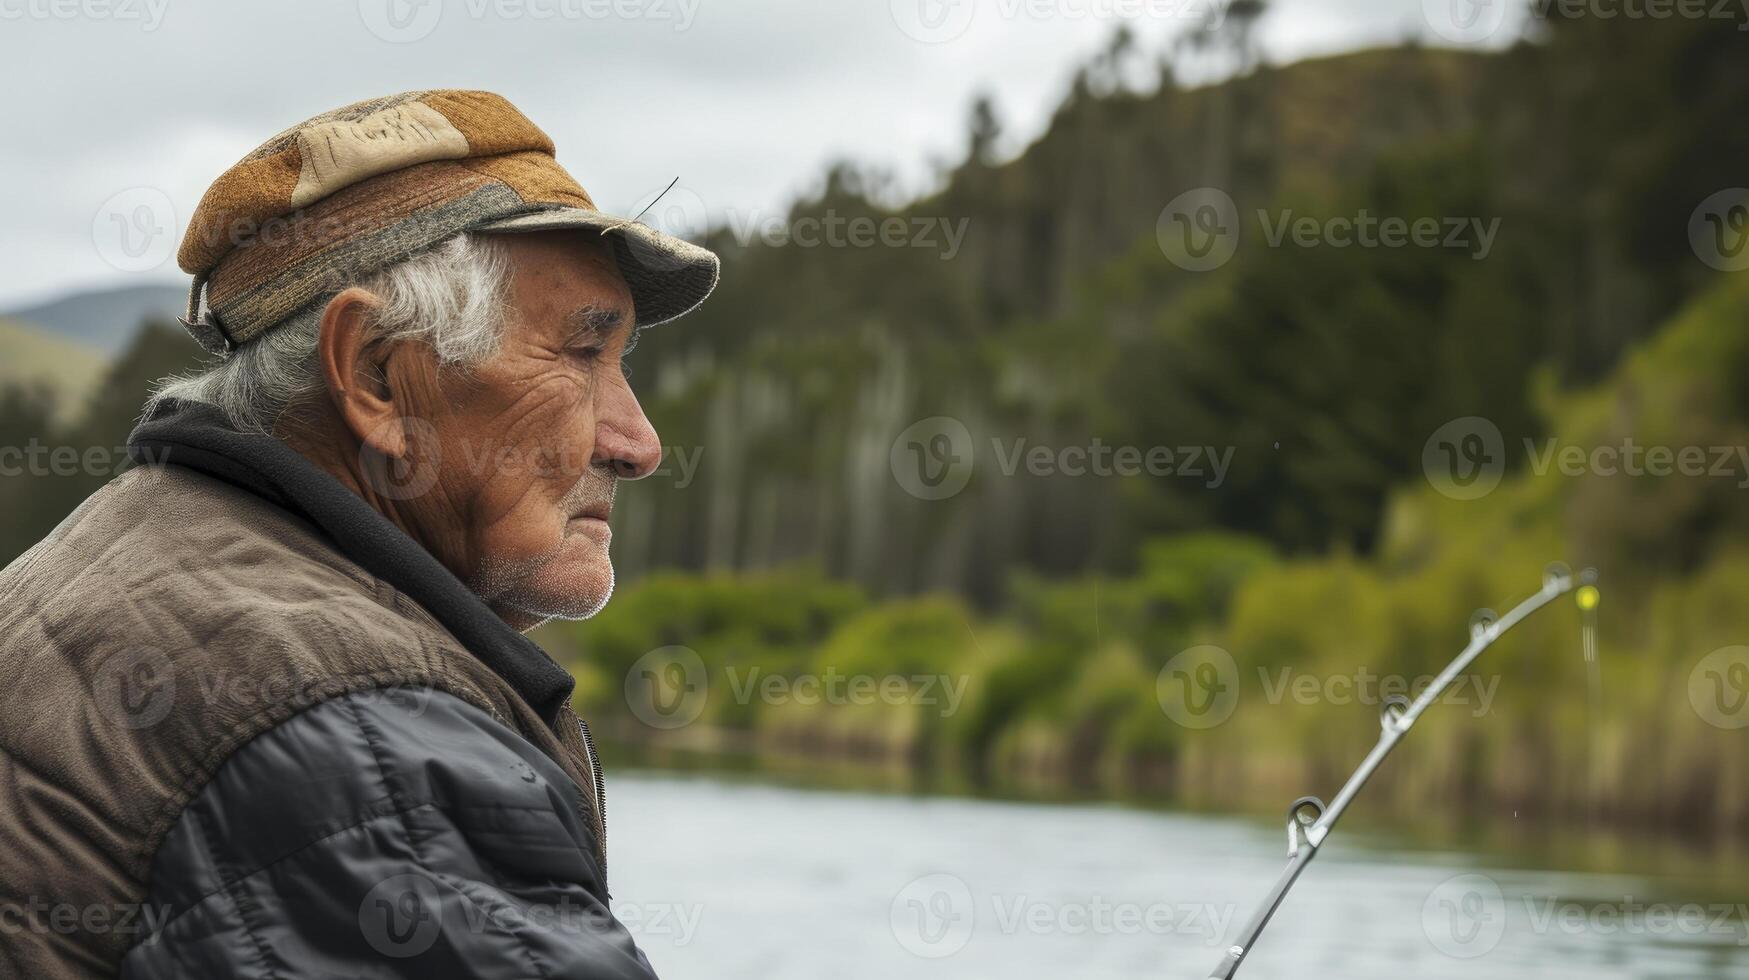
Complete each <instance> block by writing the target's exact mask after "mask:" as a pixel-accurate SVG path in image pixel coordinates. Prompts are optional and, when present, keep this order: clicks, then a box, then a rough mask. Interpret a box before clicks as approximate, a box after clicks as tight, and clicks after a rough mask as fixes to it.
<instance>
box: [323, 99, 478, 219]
mask: <svg viewBox="0 0 1749 980" xmlns="http://www.w3.org/2000/svg"><path fill="white" fill-rule="evenodd" d="M297 139H298V150H299V153H300V155H301V156H302V157H303V169H302V170H301V171H300V172H299V174H298V183H297V186H296V187H295V188H293V190H292V196H291V206H292V207H293V208H301V207H304V206H305V205H307V204H310V203H311V202H313V201H319V200H321V199H322V198H324V197H327V196H328V195H329V194H332V193H334V192H335V191H337V190H340V189H341V188H343V187H350V186H351V185H353V184H356V183H358V182H359V181H361V180H365V179H367V178H370V177H375V176H376V175H378V174H384V173H388V172H389V171H391V170H400V169H401V168H403V167H411V166H413V165H414V164H417V163H429V162H430V161H432V160H459V159H462V158H464V157H466V156H467V155H468V138H467V137H466V136H463V135H462V132H461V130H459V129H457V128H455V126H454V125H453V124H452V123H451V122H450V121H449V120H448V119H447V118H445V117H444V115H443V113H441V112H438V111H437V110H436V109H433V108H432V107H430V106H428V105H426V104H425V103H423V102H404V103H402V104H400V105H396V106H390V107H388V108H386V109H381V110H378V111H376V112H373V113H371V114H370V115H368V116H365V117H364V118H362V119H356V120H350V121H348V120H337V121H335V122H325V123H318V124H317V125H314V126H310V127H308V128H306V129H303V130H299V131H298V134H297Z"/></svg>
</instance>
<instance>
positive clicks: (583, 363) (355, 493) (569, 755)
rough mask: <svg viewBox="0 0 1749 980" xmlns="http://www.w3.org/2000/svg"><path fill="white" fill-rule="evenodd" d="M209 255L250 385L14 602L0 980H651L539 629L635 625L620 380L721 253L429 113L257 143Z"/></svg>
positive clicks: (220, 306) (639, 417) (2, 579)
mask: <svg viewBox="0 0 1749 980" xmlns="http://www.w3.org/2000/svg"><path fill="white" fill-rule="evenodd" d="M179 261H180V264H181V265H182V267H183V268H184V270H185V271H187V272H189V273H190V274H191V275H193V276H194V278H195V281H194V290H193V295H192V297H191V300H190V307H189V316H188V327H189V330H190V331H191V332H192V333H193V334H194V335H195V337H196V339H198V340H199V341H200V342H201V343H202V344H203V345H204V346H206V347H207V348H208V349H209V350H210V351H211V352H212V353H214V354H215V355H217V357H218V358H219V359H218V360H217V361H216V363H215V364H213V365H212V366H211V367H210V368H209V369H207V370H206V371H204V372H203V373H200V374H197V375H194V376H192V377H186V378H179V379H174V380H172V381H171V382H169V383H167V384H166V385H165V386H164V387H163V388H162V389H161V390H160V391H159V392H158V393H157V395H156V396H155V397H154V399H153V401H152V403H151V404H150V405H149V406H148V408H147V413H146V416H145V418H144V420H143V422H142V423H141V424H140V426H139V428H138V429H137V430H136V431H135V433H134V435H133V437H132V449H133V452H134V454H135V458H136V460H139V461H142V462H147V463H150V464H152V465H147V466H140V467H137V468H135V469H133V470H131V471H130V472H128V473H127V474H125V475H123V476H122V477H120V478H118V479H116V480H115V481H113V482H112V483H111V484H110V485H109V486H107V487H105V488H104V489H103V490H101V491H100V492H98V493H97V494H96V495H95V496H93V497H92V498H91V499H90V500H89V501H87V502H86V503H85V504H84V505H83V506H81V507H80V508H79V509H78V510H77V511H76V512H74V513H73V515H72V516H71V517H69V518H68V519H67V520H66V521H65V522H64V523H62V524H61V526H60V527H58V528H56V529H55V531H54V533H53V534H51V535H50V536H49V537H48V539H46V540H45V541H43V542H42V543H41V544H39V545H37V546H36V547H35V548H33V549H31V550H30V551H29V552H28V553H27V554H25V555H24V556H23V557H21V558H20V559H19V560H18V561H17V562H15V563H14V564H13V565H11V566H10V567H9V568H7V569H6V570H5V571H4V572H3V573H0V595H3V596H4V597H5V602H4V603H3V609H0V685H3V686H4V688H5V690H6V691H7V694H8V703H7V707H6V709H5V711H4V712H0V760H3V765H0V908H4V909H5V910H6V914H0V976H7V977H32V978H49V977H90V976H114V975H118V974H119V975H120V976H123V977H129V978H140V980H146V978H153V980H157V978H163V980H170V978H188V977H275V978H296V977H349V978H350V977H506V978H508V977H591V978H593V977H602V978H608V977H613V978H619V977H646V976H649V975H650V968H649V964H648V962H647V961H646V960H645V958H644V956H643V954H642V953H640V952H639V950H638V949H637V947H636V945H635V944H634V943H633V941H632V938H631V937H630V936H629V934H628V933H627V931H626V930H625V928H623V927H622V926H621V925H620V924H619V923H618V922H617V921H615V919H614V918H613V916H612V914H611V913H610V911H609V910H608V907H607V902H608V891H607V882H606V815H605V806H604V801H603V790H602V783H601V770H600V764H599V762H598V760H597V759H596V757H595V753H594V748H593V745H592V743H591V740H590V737H589V730H588V728H587V727H586V726H585V725H584V724H583V723H582V722H581V721H580V720H579V719H578V718H577V717H576V716H575V715H574V714H573V713H572V711H571V708H570V693H571V686H572V681H571V678H570V676H569V675H568V674H567V673H566V672H565V671H564V670H563V669H561V668H560V667H559V666H558V665H557V664H556V663H554V662H553V661H552V660H551V659H549V658H548V657H547V656H546V654H545V653H543V652H542V651H541V649H540V648H539V647H538V646H536V645H535V644H534V643H532V642H531V641H529V640H528V639H527V638H526V637H524V636H523V635H522V631H525V630H527V629H529V628H530V627H533V626H535V625H536V624H538V623H541V622H544V621H546V620H548V619H551V618H555V617H565V618H577V617H584V616H588V615H590V614H591V613H593V612H595V611H596V610H598V609H600V608H601V606H602V604H603V603H605V602H606V601H607V598H608V594H609V593H610V592H611V591H612V588H613V569H612V565H611V564H610V562H609V559H608V540H609V536H610V533H609V530H608V515H609V512H610V510H611V509H612V506H613V499H614V488H615V486H616V485H617V483H618V481H620V480H623V479H637V478H638V477H641V476H644V475H646V474H648V473H649V472H650V471H651V470H652V469H653V468H654V467H655V466H656V464H657V462H658V458H659V456H660V453H661V449H660V446H659V444H658V443H657V440H656V433H655V432H654V431H653V430H652V429H651V427H650V423H649V421H648V420H647V419H646V418H645V417H644V414H643V411H642V410H641V409H640V407H639V405H638V401H637V398H636V397H635V396H634V395H633V394H632V391H631V389H630V388H629V387H628V385H627V383H626V376H625V373H624V371H623V369H622V366H621V358H622V357H624V355H625V353H626V351H627V350H628V349H629V347H630V346H631V340H632V338H633V336H634V334H635V333H636V331H637V330H638V329H639V328H640V327H643V326H648V325H650V324H653V323H659V322H661V321H664V320H669V319H673V318H674V317H677V316H679V315H681V314H683V313H685V312H686V311H688V310H690V309H692V308H693V307H694V306H696V305H697V304H698V303H699V302H701V301H702V300H703V299H704V297H705V296H706V294H708V293H709V292H710V290H711V288H712V287H713V286H714V285H715V283H716V278H717V260H716V257H715V256H713V255H712V254H710V253H709V252H707V251H705V250H703V249H700V248H698V247H696V246H693V245H691V244H688V243H687V242H684V241H680V240H678V239H673V238H670V237H667V236H664V235H661V234H659V233H657V232H655V231H652V230H651V229H650V228H648V227H646V226H644V225H641V224H637V223H634V222H631V221H626V220H622V219H616V218H612V217H609V216H607V215H604V214H602V213H601V212H599V211H597V210H596V208H595V205H594V203H593V202H592V201H591V200H590V198H589V196H588V194H586V193H585V192H584V190H583V189H582V188H581V187H580V186H578V185H577V183H576V182H575V181H574V180H572V178H571V177H570V176H569V175H568V174H567V173H566V172H565V171H564V170H563V169H562V168H560V167H559V165H558V164H557V163H556V162H555V161H554V159H553V145H552V142H551V141H550V140H549V139H548V138H547V136H546V135H545V134H544V133H542V132H541V131H540V130H539V129H538V128H536V127H535V126H534V125H533V124H532V123H530V122H529V121H528V120H527V119H526V118H524V117H523V116H522V115H521V114H520V113H519V112H518V111H517V110H516V109H515V108H514V107H513V106H511V105H510V104H509V103H507V102H506V101H504V100H503V99H502V98H500V97H498V96H495V95H491V94H489V93H484V92H460V91H430V92H414V93H407V94H404V95H398V96H394V97H390V98H384V99H378V100H374V101H371V102H365V103H359V104H357V105H353V106H349V107H347V108H344V109H340V110H337V111H334V112H330V113H327V114H325V115H322V116H318V117H316V118H314V119H311V120H309V121H308V122H305V123H302V124H300V125H298V126H295V127H293V128H292V129H289V130H287V131H286V132H284V133H282V134H281V135H279V136H276V137H274V138H273V139H272V140H269V141H268V142H267V143H265V144H263V145H262V146H261V147H260V148H259V149H257V150H255V151H254V152H252V153H250V154H249V155H248V156H247V157H245V158H244V159H243V160H242V161H240V162H239V163H237V164H236V166H234V167H232V168H231V169H230V170H229V171H227V172H226V173H225V174H223V175H222V176H220V177H219V179H218V180H217V181H216V182H215V183H214V184H213V185H212V187H211V188H210V189H209V190H208V192H207V194H206V196H205V197H204V199H203V200H202V201H201V204H200V207H199V209H198V210H197V211H196V213H195V214H194V216H193V219H192V220H191V222H190V225H189V228H188V232H187V237H186V239H185V240H184V242H183V246H182V249H181V252H180V254H179Z"/></svg>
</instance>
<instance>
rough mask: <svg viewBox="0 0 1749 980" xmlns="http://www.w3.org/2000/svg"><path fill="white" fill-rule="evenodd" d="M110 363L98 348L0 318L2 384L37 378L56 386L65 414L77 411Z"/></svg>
mask: <svg viewBox="0 0 1749 980" xmlns="http://www.w3.org/2000/svg"><path fill="white" fill-rule="evenodd" d="M107 363H108V358H107V357H105V356H104V352H103V351H100V350H98V349H97V348H95V347H91V346H88V345H86V344H82V343H79V342H78V341H73V340H68V339H66V338H65V337H62V336H59V335H57V334H53V333H49V332H48V331H46V330H43V329H41V328H40V327H37V326H36V325H33V324H28V323H22V322H19V321H17V320H8V319H0V383H6V382H20V381H22V382H31V381H38V382H41V383H43V384H45V385H47V386H48V387H49V388H51V389H53V390H54V392H55V395H56V404H57V405H58V407H59V411H60V413H61V415H62V416H63V417H67V416H70V415H72V414H74V413H76V412H77V411H78V410H79V408H80V407H81V406H82V405H84V403H85V399H86V396H87V395H88V394H90V392H91V389H92V387H93V386H94V385H95V384H96V383H97V381H98V379H99V378H101V377H102V376H103V370H104V368H105V366H106V365H107Z"/></svg>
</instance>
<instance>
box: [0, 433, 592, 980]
mask: <svg viewBox="0 0 1749 980" xmlns="http://www.w3.org/2000/svg"><path fill="white" fill-rule="evenodd" d="M397 688H432V689H437V690H441V691H445V692H448V693H450V694H453V695H455V696H456V697H459V698H461V699H462V700H464V701H467V702H468V703H470V704H472V705H474V706H475V707H478V708H480V709H481V710H484V711H486V712H488V713H490V714H491V715H492V717H494V718H496V719H497V720H498V721H500V722H501V723H503V724H504V725H506V726H508V727H509V728H511V729H512V730H514V731H516V732H518V733H520V734H521V735H522V736H523V737H524V738H526V739H528V740H529V741H530V742H531V743H533V744H534V745H535V746H537V747H539V748H540V749H541V751H542V752H544V753H546V754H547V755H548V756H551V757H552V758H553V759H554V760H555V761H556V762H558V763H559V764H560V765H561V766H562V767H563V768H564V769H565V771H566V772H567V773H568V774H569V775H570V776H571V778H572V779H573V780H575V781H576V783H577V786H578V787H579V795H580V798H579V799H578V801H577V803H578V807H579V810H580V812H581V813H582V815H583V818H584V820H585V822H586V823H587V824H589V825H592V826H595V827H596V828H597V831H598V834H599V833H600V832H601V831H602V830H603V828H602V827H601V824H600V817H599V812H598V808H597V807H596V805H595V801H594V788H595V784H594V781H593V775H592V763H591V759H590V754H589V749H588V748H587V747H586V746H585V745H584V743H583V738H582V736H581V733H580V731H579V729H578V724H577V721H576V718H575V716H574V715H572V713H571V712H570V710H569V708H568V707H566V708H564V709H561V710H560V711H559V713H558V714H559V717H558V718H557V719H556V721H555V723H554V725H553V726H552V727H549V726H548V725H547V724H546V723H545V722H544V721H543V720H542V719H541V717H540V715H539V714H538V713H537V712H536V711H535V710H534V709H533V708H531V707H530V706H529V705H528V703H527V702H526V701H524V699H523V698H522V697H520V696H519V695H518V694H517V692H516V691H515V690H514V689H513V688H512V687H511V686H510V685H509V684H508V683H506V682H505V681H504V680H503V679H502V678H500V677H499V676H498V675H497V674H496V673H494V672H493V671H492V670H490V669H489V668H487V667H486V666H485V665H484V664H483V663H481V662H480V661H479V660H478V659H476V658H475V657H474V656H473V655H472V654H470V653H469V652H468V651H467V649H465V648H464V647H463V646H462V645H461V643H460V642H459V641H457V640H456V639H455V637H454V636H452V635H451V634H450V633H449V632H448V631H446V630H445V629H444V628H443V627H442V626H441V625H439V624H438V622H437V621H436V620H435V619H433V618H432V616H431V615H430V614H429V613H428V612H426V611H425V610H424V609H423V608H421V607H420V606H419V605H417V604H415V603H414V602H413V601H412V600H410V599H408V598H407V597H406V596H404V595H402V594H401V593H400V592H398V591H396V590H395V589H393V588H391V587H390V586H389V585H388V584H386V583H385V582H383V581H382V580H380V579H378V578H375V577H373V576H371V575H369V574H367V573H366V572H365V571H364V570H363V569H362V568H360V567H359V566H358V565H357V564H355V563H354V562H352V561H350V560H348V559H347V558H345V557H343V556H342V555H340V554H339V553H338V552H337V551H336V550H334V548H333V547H332V546H331V545H330V544H328V543H326V542H325V541H324V540H323V538H322V537H321V536H320V535H319V533H318V532H317V531H316V530H315V529H314V528H313V527H312V526H311V525H309V524H308V523H305V522H304V521H302V520H300V519H298V518H296V517H293V516H291V515H289V514H287V513H286V512H284V511H281V510H279V509H277V508H275V507H273V506H271V505H269V504H267V503H265V502H264V501H262V500H260V499H259V498H257V497H255V496H253V495H251V494H249V493H247V492H245V491H243V490H239V489H237V488H235V487H232V486H230V485H229V484H226V483H222V482H219V481H217V480H214V479H211V478H209V477H206V476H203V475H201V474H198V473H195V472H192V471H190V470H187V469H184V468H182V467H176V466H167V467H150V468H140V469H135V470H131V471H129V472H128V473H126V474H124V475H122V476H121V477H118V478H117V479H116V480H114V481H113V482H111V483H110V484H109V485H108V486H106V487H105V488H103V489H102V490H100V491H98V492H97V493H96V494H95V495H93V496H92V498H91V499H90V500H88V501H86V502H85V504H84V505H82V506H81V507H80V508H79V509H78V510H77V511H75V512H74V513H73V514H72V515H71V516H70V517H68V518H67V519H66V520H65V521H63V522H62V523H61V525H60V526H59V527H58V528H56V529H55V531H54V532H53V533H52V534H51V535H49V537H48V538H46V539H44V540H43V541H42V543H40V544H38V545H37V546H36V547H34V548H32V549H31V550H30V551H28V552H26V553H25V554H24V555H23V556H21V557H20V558H19V559H18V560H17V561H15V562H13V563H12V564H11V565H10V566H8V567H7V568H6V569H4V570H3V571H0V692H3V696H4V699H5V700H4V706H3V707H0V976H5V977H30V978H58V977H89V976H112V975H114V973H115V972H116V969H117V966H118V964H119V962H120V960H121V957H122V954H123V953H124V952H126V951H127V949H128V947H129V946H130V945H132V943H133V942H135V941H136V940H137V939H139V938H141V933H140V930H141V929H142V928H143V923H142V922H141V921H140V914H139V905H140V903H141V902H142V901H143V899H144V898H145V895H146V889H147V875H148V871H149V869H150V866H151V862H152V858H153V855H154V854H155V853H156V852H157V850H158V846H159V844H160V842H162V841H163V839H164V837H165V834H166V833H167V832H168V831H169V829H170V827H171V825H172V824H173V823H175V821H176V819H177V817H178V816H179V815H180V814H181V812H182V809H183V806H184V805H185V804H186V803H187V802H188V801H189V800H190V799H191V798H192V797H193V796H194V795H195V794H196V793H197V792H199V790H200V789H201V787H202V786H204V785H205V784H206V782H207V780H209V779H210V778H211V777H212V775H213V774H214V772H216V771H217V770H218V768H219V767H220V766H222V765H223V764H224V762H225V760H226V759H227V758H229V757H230V755H231V753H232V752H234V751H236V750H237V748H238V747H240V746H241V745H243V744H244V743H245V742H247V741H249V740H250V739H252V738H254V737H255V736H256V735H259V734H261V733H262V732H264V731H267V730H268V729H271V728H273V727H274V726H275V725H278V724H279V723H281V722H283V721H285V720H286V719H287V718H289V717H291V716H292V715H294V714H296V713H297V712H299V711H302V710H304V709H306V708H309V707H311V706H312V705H315V704H318V703H320V702H322V701H324V700H326V699H328V698H332V697H335V696H338V695H342V694H347V693H351V692H354V691H358V690H363V689H388V690H387V691H385V696H398V695H396V694H395V693H394V692H395V689H397ZM407 696H413V695H407ZM598 839H599V837H598Z"/></svg>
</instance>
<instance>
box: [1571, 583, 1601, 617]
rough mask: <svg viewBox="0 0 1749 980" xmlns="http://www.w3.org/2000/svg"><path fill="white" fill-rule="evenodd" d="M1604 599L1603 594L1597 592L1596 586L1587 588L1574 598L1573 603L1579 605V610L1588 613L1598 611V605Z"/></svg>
mask: <svg viewBox="0 0 1749 980" xmlns="http://www.w3.org/2000/svg"><path fill="white" fill-rule="evenodd" d="M1602 599H1603V594H1602V593H1600V592H1598V591H1597V586H1595V585H1587V586H1585V587H1584V588H1582V589H1580V590H1579V592H1578V594H1577V595H1575V596H1574V597H1573V601H1574V602H1577V603H1578V604H1579V608H1580V609H1583V610H1585V611H1586V612H1590V611H1591V610H1593V609H1596V608H1597V604H1598V603H1599V602H1600V601H1602Z"/></svg>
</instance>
